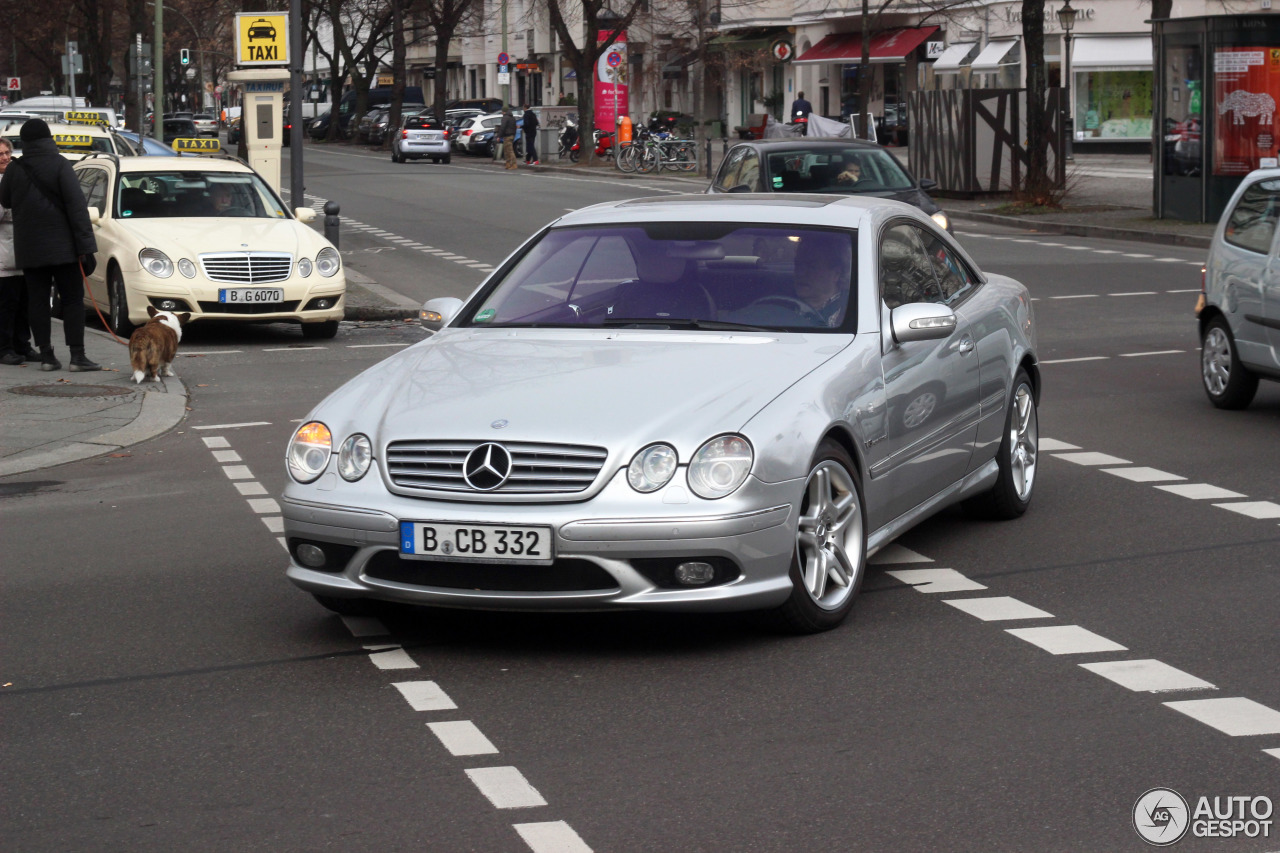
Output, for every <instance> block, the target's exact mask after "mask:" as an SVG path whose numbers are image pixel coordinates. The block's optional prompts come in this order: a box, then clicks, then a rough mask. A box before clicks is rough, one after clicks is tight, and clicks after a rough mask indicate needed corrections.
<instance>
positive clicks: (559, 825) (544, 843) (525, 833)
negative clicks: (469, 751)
mask: <svg viewBox="0 0 1280 853" xmlns="http://www.w3.org/2000/svg"><path fill="white" fill-rule="evenodd" d="M1277 752H1280V750H1277ZM1277 757H1280V756H1277ZM515 830H516V832H518V833H520V837H521V838H523V839H524V843H525V844H528V845H529V849H530V850H532V851H533V853H591V848H590V847H588V846H587V843H586V842H585V841H583V840H582V838H581V837H580V836H579V835H578V833H576V832H574V831H573V827H571V826H569V824H567V823H565V822H564V821H562V820H554V821H547V822H546V823H517V824H515Z"/></svg>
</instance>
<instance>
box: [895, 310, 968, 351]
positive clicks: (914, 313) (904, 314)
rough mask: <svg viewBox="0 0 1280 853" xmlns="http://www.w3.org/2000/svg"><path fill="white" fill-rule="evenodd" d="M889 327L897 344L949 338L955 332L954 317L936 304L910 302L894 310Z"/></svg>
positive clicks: (950, 312)
mask: <svg viewBox="0 0 1280 853" xmlns="http://www.w3.org/2000/svg"><path fill="white" fill-rule="evenodd" d="M889 325H890V327H891V328H892V329H893V339H894V341H896V342H897V343H900V344H905V343H909V342H911V341H936V340H939V339H941V338H946V337H950V335H951V333H952V332H954V331H955V330H956V315H955V314H953V313H952V311H951V309H950V308H948V307H947V306H945V305H939V304H937V303H936V302H912V303H910V304H908V305H899V306H898V307H897V308H894V309H893V313H891V314H890V315H889Z"/></svg>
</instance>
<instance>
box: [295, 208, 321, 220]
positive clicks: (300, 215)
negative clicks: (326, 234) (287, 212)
mask: <svg viewBox="0 0 1280 853" xmlns="http://www.w3.org/2000/svg"><path fill="white" fill-rule="evenodd" d="M293 215H294V217H295V218H296V219H297V220H298V221H299V222H301V223H304V224H305V223H308V222H315V221H316V212H315V211H314V210H312V209H311V208H309V207H295V208H294V209H293Z"/></svg>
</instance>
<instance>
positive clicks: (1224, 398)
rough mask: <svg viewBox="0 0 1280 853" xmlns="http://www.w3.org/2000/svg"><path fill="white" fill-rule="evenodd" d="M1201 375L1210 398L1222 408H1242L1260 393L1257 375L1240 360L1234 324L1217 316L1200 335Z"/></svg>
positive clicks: (1205, 390) (1206, 325)
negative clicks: (1232, 330)
mask: <svg viewBox="0 0 1280 853" xmlns="http://www.w3.org/2000/svg"><path fill="white" fill-rule="evenodd" d="M1200 378H1201V379H1203V380H1204V392H1205V393H1206V394H1208V395H1209V402H1211V403H1213V404H1214V405H1215V406H1217V407H1218V408H1219V409H1243V408H1244V407H1245V406H1248V405H1249V404H1250V403H1252V402H1253V395H1254V394H1257V393H1258V375H1257V374H1256V373H1252V372H1250V371H1249V369H1248V368H1246V367H1245V366H1244V365H1243V364H1241V363H1240V356H1239V355H1238V354H1237V353H1236V342H1235V338H1233V337H1232V336H1231V327H1230V326H1228V325H1227V321H1226V320H1224V319H1223V318H1222V317H1214V318H1213V319H1212V320H1210V321H1209V322H1208V323H1206V324H1205V327H1204V335H1203V336H1202V337H1201V338H1200Z"/></svg>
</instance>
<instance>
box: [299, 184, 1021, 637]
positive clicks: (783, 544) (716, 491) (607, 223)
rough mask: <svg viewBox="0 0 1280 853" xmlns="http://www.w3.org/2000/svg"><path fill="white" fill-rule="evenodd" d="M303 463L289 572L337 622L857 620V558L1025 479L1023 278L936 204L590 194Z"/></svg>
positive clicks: (330, 419)
mask: <svg viewBox="0 0 1280 853" xmlns="http://www.w3.org/2000/svg"><path fill="white" fill-rule="evenodd" d="M422 316H423V323H424V325H426V326H427V327H428V328H430V329H432V330H437V331H436V333H435V334H434V335H433V336H432V337H431V338H429V339H427V340H425V341H423V342H421V343H419V344H417V345H415V346H413V347H411V348H409V349H407V350H405V351H403V352H401V353H398V354H396V355H394V356H392V357H391V358H389V359H387V360H386V361H383V362H381V363H380V364H378V365H376V366H374V367H373V368H371V369H369V370H367V371H366V372H364V373H363V374H361V375H360V376H358V377H356V378H355V379H353V380H351V381H350V382H348V383H347V384H346V385H344V386H342V387H341V388H339V389H338V390H337V391H335V392H334V393H332V394H331V395H329V397H328V398H327V399H326V400H325V401H324V402H323V403H321V404H320V405H319V406H318V407H317V408H315V409H314V410H313V411H312V412H311V413H310V414H309V415H308V416H307V417H306V418H305V419H304V422H303V424H302V425H301V426H300V427H299V428H298V430H297V432H296V433H295V434H294V436H293V438H292V440H291V441H290V443H289V447H288V450H287V466H288V471H289V476H290V482H289V484H288V486H287V487H286V489H285V491H284V494H283V499H282V503H283V507H284V519H285V521H284V525H285V535H286V537H287V545H288V549H289V555H290V564H289V568H288V571H287V574H288V577H289V579H290V580H292V581H293V583H295V584H296V585H298V586H299V587H301V588H302V589H305V590H307V591H309V592H311V593H313V594H314V595H315V596H316V597H317V598H318V599H319V600H320V602H321V603H322V604H324V605H325V606H327V607H330V608H331V609H333V610H336V611H338V612H340V613H351V612H359V611H360V610H361V609H362V608H363V607H365V606H367V604H368V600H369V599H383V600H389V601H399V602H409V603H416V604H426V605H440V606H448V607H470V608H496V609H513V608H516V609H518V608H537V609H550V610H568V609H597V610H601V609H611V608H642V609H651V610H679V611H727V610H750V609H757V610H772V611H773V612H774V614H775V616H776V617H777V618H778V619H779V620H780V621H781V622H782V623H783V624H785V625H786V626H788V627H790V628H791V629H793V630H796V631H799V632H814V631H821V630H826V629H829V628H832V627H835V626H836V625H837V624H839V623H840V622H841V621H842V620H843V619H844V618H845V616H846V615H847V614H848V612H849V610H850V608H851V607H852V605H853V601H854V598H855V596H856V594H857V592H858V589H859V587H860V585H861V583H862V580H863V576H864V574H865V573H866V566H867V558H868V556H869V555H870V554H872V553H874V552H875V551H876V550H877V549H879V548H881V547H883V546H884V545H886V544H887V543H889V542H890V541H892V540H893V539H894V538H895V537H897V536H898V535H899V534H901V533H902V532H903V531H905V530H907V529H908V528H910V527H911V526H912V525H914V524H916V523H918V522H920V521H921V520H923V519H925V518H927V517H929V516H930V515H932V514H933V513H935V512H937V511H938V510H940V509H942V508H943V507H946V506H948V505H950V504H953V503H956V502H959V501H967V502H968V503H969V504H970V506H971V507H973V508H975V509H977V510H980V511H982V512H984V513H987V514H991V515H994V516H999V517H1004V518H1012V517H1015V516H1018V515H1020V514H1021V513H1022V512H1023V511H1024V510H1025V509H1026V508H1027V506H1028V504H1029V502H1030V500H1031V497H1032V491H1033V487H1034V484H1035V475H1036V454H1037V445H1038V427H1037V419H1036V403H1037V399H1038V395H1039V387H1040V374H1039V370H1038V368H1037V363H1036V355H1035V343H1036V335H1035V326H1034V323H1033V320H1032V312H1031V301H1030V299H1029V297H1028V295H1027V291H1026V289H1025V288H1024V287H1023V286H1022V285H1021V284H1019V283H1018V282H1016V281H1013V280H1012V279H1008V278H1005V277H1003V276H998V275H990V274H984V273H982V272H981V271H980V270H979V269H978V267H977V266H976V265H975V264H974V263H973V260H972V259H971V258H969V256H968V255H967V254H966V253H965V252H964V250H963V249H961V248H960V246H959V245H958V244H957V243H955V241H954V240H953V239H952V238H951V237H950V236H949V235H948V234H947V233H946V232H945V231H943V230H942V229H941V228H939V227H938V226H937V224H936V223H934V222H933V221H932V220H930V219H929V217H927V216H926V215H925V214H924V213H922V212H921V211H920V210H919V209H917V208H914V207H911V206H909V205H906V204H903V203H900V202H895V201H887V200H882V199H867V198H850V197H841V196H813V195H786V194H776V195H750V194H735V195H724V196H706V195H701V196H687V197H679V198H663V199H640V200H634V201H625V202H612V203H608V204H601V205H596V206H594V207H590V208H585V209H583V210H579V211H576V212H574V213H570V214H568V215H566V216H564V217H562V218H560V219H559V220H557V221H555V222H554V223H552V224H551V225H550V226H549V227H547V228H545V229H543V230H542V231H541V232H539V233H538V234H537V235H535V236H534V237H532V238H531V239H530V240H529V241H528V242H526V243H525V244H524V245H523V246H521V247H520V248H519V249H518V250H517V251H516V252H515V254H513V255H512V256H511V257H510V258H509V259H507V261H506V262H504V263H503V264H502V266H501V267H500V268H499V269H497V270H496V271H495V272H494V273H493V274H492V275H490V276H489V278H488V280H487V281H486V282H485V283H484V284H483V285H481V287H480V288H479V289H478V290H477V291H476V292H475V293H474V294H473V295H472V296H471V297H470V298H469V299H468V300H467V301H466V302H465V303H463V302H462V301H460V300H458V299H453V298H441V299H433V300H430V301H429V302H427V304H426V305H425V306H424V307H423V315H422Z"/></svg>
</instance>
